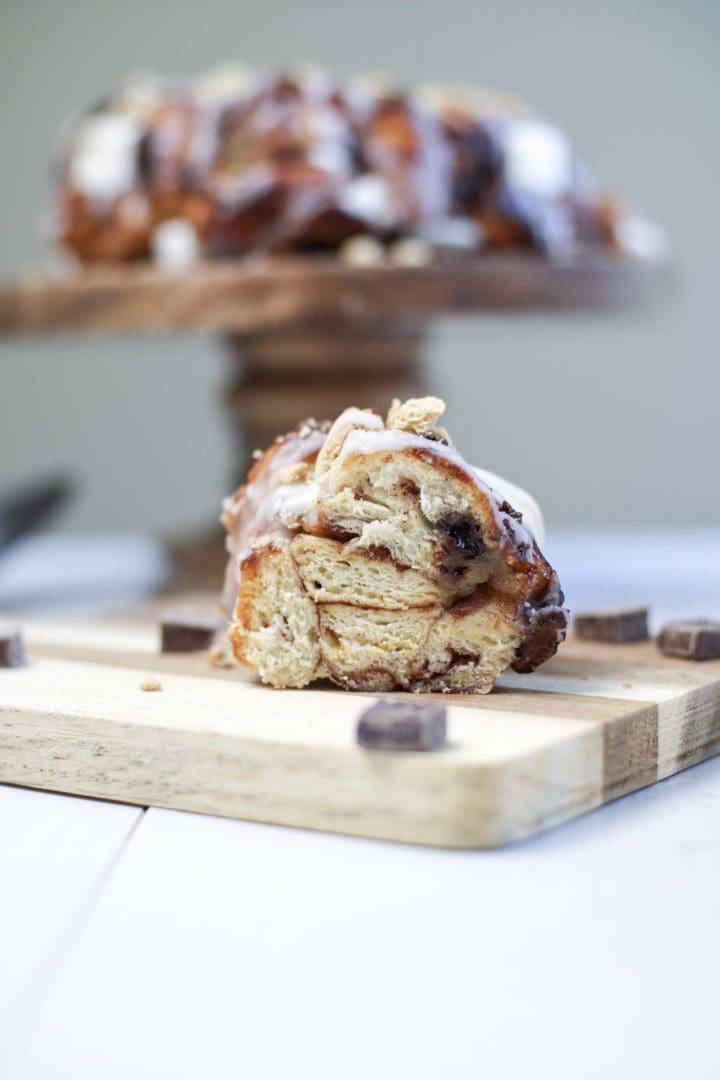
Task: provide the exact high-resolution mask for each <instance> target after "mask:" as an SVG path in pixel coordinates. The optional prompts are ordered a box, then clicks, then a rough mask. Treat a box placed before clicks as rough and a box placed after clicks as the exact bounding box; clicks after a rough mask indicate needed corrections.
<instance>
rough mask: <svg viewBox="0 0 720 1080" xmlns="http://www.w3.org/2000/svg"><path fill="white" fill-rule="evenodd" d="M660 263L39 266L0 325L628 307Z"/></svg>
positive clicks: (7, 300) (8, 330)
mask: <svg viewBox="0 0 720 1080" xmlns="http://www.w3.org/2000/svg"><path fill="white" fill-rule="evenodd" d="M669 280H670V275H669V271H668V268H667V266H666V265H664V264H660V263H650V262H647V263H643V262H633V261H630V260H623V259H620V258H618V257H611V256H592V257H590V256H588V257H584V258H579V259H576V260H568V261H564V262H552V261H550V260H547V259H544V258H541V257H539V256H529V255H518V254H516V255H486V256H483V257H479V258H474V259H467V260H460V261H456V262H437V263H435V264H432V265H430V266H427V267H403V268H399V267H373V268H355V267H347V266H344V265H343V264H342V263H339V262H338V260H337V259H335V258H322V257H313V258H308V257H304V258H303V257H295V258H288V257H284V258H280V257H277V258H272V259H270V258H264V259H260V258H257V259H252V260H250V259H248V260H246V261H244V262H220V261H217V262H212V263H204V264H200V265H198V266H196V267H193V268H192V269H191V270H187V271H184V272H182V273H177V274H168V273H167V272H164V271H161V270H158V269H155V268H153V267H139V266H138V267H130V268H127V267H106V268H94V269H90V268H88V269H83V270H82V271H78V272H77V273H75V274H74V275H73V274H68V275H67V276H65V277H60V276H57V275H56V276H50V275H47V274H37V275H34V276H32V277H28V278H26V279H25V280H24V281H21V282H19V283H10V284H8V285H7V286H6V287H5V288H3V289H0V333H3V334H6V335H7V334H38V333H53V332H57V331H62V330H72V331H90V332H96V333H98V332H99V333H115V332H119V331H127V330H176V329H193V330H227V331H234V332H241V333H251V332H252V333H255V332H258V331H262V330H266V329H272V328H276V327H282V326H286V325H292V324H293V323H297V322H298V321H299V320H305V321H313V320H317V321H319V322H324V321H326V320H333V319H338V318H341V319H355V320H357V321H358V322H362V321H364V320H366V319H377V318H382V317H383V316H386V315H390V316H391V317H393V318H410V319H414V318H419V319H423V320H427V319H428V318H430V317H432V316H433V315H440V314H445V313H452V312H456V313H458V314H460V313H463V312H465V313H470V312H479V311H497V310H507V311H517V310H545V309H550V310H561V309H576V308H580V309H584V308H616V307H617V308H627V307H631V308H632V307H637V306H638V305H644V304H647V303H648V302H653V301H657V300H659V299H662V298H664V297H665V296H667V293H668V284H669Z"/></svg>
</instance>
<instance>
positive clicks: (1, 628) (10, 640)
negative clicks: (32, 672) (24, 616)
mask: <svg viewBox="0 0 720 1080" xmlns="http://www.w3.org/2000/svg"><path fill="white" fill-rule="evenodd" d="M24 663H25V646H24V644H23V638H22V631H21V630H20V627H19V626H14V625H12V624H9V623H2V624H0V668H10V667H22V666H23V664H24Z"/></svg>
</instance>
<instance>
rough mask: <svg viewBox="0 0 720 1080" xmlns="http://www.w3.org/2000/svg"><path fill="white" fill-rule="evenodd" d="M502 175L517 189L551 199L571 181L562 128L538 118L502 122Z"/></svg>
mask: <svg viewBox="0 0 720 1080" xmlns="http://www.w3.org/2000/svg"><path fill="white" fill-rule="evenodd" d="M503 145H504V150H505V177H506V182H507V184H508V186H509V187H510V188H514V189H516V190H517V191H518V192H521V193H527V194H533V195H538V196H540V197H544V198H548V199H552V198H558V197H559V196H561V195H562V194H563V193H564V192H565V191H567V190H569V188H570V187H571V184H572V150H571V148H570V143H569V141H568V139H567V138H566V137H565V135H564V134H563V132H561V131H558V129H557V128H555V127H553V125H552V124H548V123H545V122H544V121H541V120H519V121H516V122H515V123H512V124H506V125H503Z"/></svg>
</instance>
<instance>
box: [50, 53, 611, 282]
mask: <svg viewBox="0 0 720 1080" xmlns="http://www.w3.org/2000/svg"><path fill="white" fill-rule="evenodd" d="M57 180H58V185H57V186H58V199H57V210H56V215H55V217H56V228H55V233H56V236H57V239H58V241H59V243H60V244H61V245H62V246H63V247H64V248H65V249H66V250H68V251H70V252H72V253H74V255H76V256H77V257H78V258H79V259H81V260H82V261H84V262H98V261H105V262H126V261H135V260H142V259H148V258H156V259H157V261H159V262H161V263H165V262H166V261H168V262H172V260H173V259H176V260H180V262H181V263H182V262H185V261H187V260H188V259H191V258H192V257H193V255H194V256H195V257H199V256H233V257H239V256H244V255H248V254H253V253H257V252H305V253H317V252H332V251H338V250H343V249H344V246H345V245H346V244H352V241H353V240H354V239H357V238H358V237H371V238H374V239H376V240H377V242H378V243H377V245H376V246H380V247H381V248H382V249H386V248H387V249H390V248H392V247H393V245H395V244H397V243H398V242H400V244H401V246H400V247H399V248H398V249H397V251H396V254H397V257H398V260H400V259H401V258H408V255H409V249H408V248H407V245H405V246H402V241H403V239H407V238H409V237H410V238H415V239H416V240H417V241H418V243H423V244H425V245H426V247H427V250H428V251H433V252H434V251H440V252H443V253H448V252H451V251H455V252H471V253H472V252H477V251H480V250H484V249H491V250H494V249H505V248H516V249H517V248H519V249H526V250H527V249H531V250H535V251H539V252H545V253H548V254H550V255H556V254H559V255H567V254H569V253H576V252H578V251H582V250H586V249H590V250H597V249H599V250H612V249H614V248H618V247H621V246H622V245H621V244H619V243H618V237H619V233H618V230H617V229H616V224H617V221H618V220H619V218H618V214H617V212H616V210H615V209H614V208H613V206H612V205H611V204H610V203H609V202H608V201H607V200H606V199H604V198H603V197H602V196H601V195H600V194H599V192H598V189H597V187H596V185H595V182H594V180H593V178H592V176H591V173H590V171H589V170H588V168H587V166H586V165H585V164H584V163H583V161H582V160H581V158H580V157H579V155H578V154H577V152H576V150H575V148H574V147H573V145H572V143H571V141H570V139H569V138H568V136H567V135H566V134H565V133H564V132H563V131H562V130H561V129H560V128H558V127H556V126H555V125H553V124H551V123H549V122H548V121H547V120H545V119H544V118H542V117H539V116H537V115H536V114H535V113H533V112H532V111H531V110H530V109H529V108H528V107H527V106H525V105H524V104H522V103H521V102H519V101H518V100H517V99H515V98H511V97H510V96H509V95H502V94H497V93H493V92H488V91H482V90H478V89H476V88H472V87H452V86H434V87H424V88H423V87H420V88H418V89H416V90H414V91H412V90H410V91H407V90H403V89H400V88H399V87H398V86H397V85H392V84H391V83H390V82H389V81H388V80H380V81H379V80H377V79H372V78H362V77H360V78H355V79H346V80H340V79H335V78H331V77H330V76H329V75H328V74H327V73H325V72H323V71H320V70H318V69H316V68H313V69H311V70H307V69H305V70H294V71H285V72H280V73H261V72H253V71H249V70H248V69H246V68H233V69H228V68H226V69H224V70H223V71H221V72H211V73H209V74H208V75H206V76H203V77H201V78H198V79H195V80H187V81H185V82H168V81H166V80H161V79H159V78H156V77H154V76H150V75H147V76H143V77H135V78H133V79H131V80H129V81H128V82H127V83H126V84H125V85H124V86H121V87H120V88H119V89H118V90H117V91H116V92H115V93H113V94H111V95H110V96H108V97H107V98H106V99H105V100H104V101H103V102H102V103H101V104H100V105H98V106H97V107H95V108H94V109H92V110H90V111H89V112H87V113H86V114H85V115H83V116H81V117H79V118H78V119H76V120H75V121H74V122H73V124H72V125H69V126H68V128H67V129H66V132H65V137H64V139H63V145H62V147H61V153H60V160H59V163H58V168H57ZM410 250H411V251H412V252H414V253H413V254H412V258H413V259H414V260H415V262H417V258H418V251H417V245H415V247H414V248H412V249H410ZM424 257H425V256H423V258H424Z"/></svg>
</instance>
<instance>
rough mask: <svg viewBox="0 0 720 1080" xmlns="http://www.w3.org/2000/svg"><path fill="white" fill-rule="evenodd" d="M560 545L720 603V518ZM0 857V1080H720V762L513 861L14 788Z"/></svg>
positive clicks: (693, 606)
mask: <svg viewBox="0 0 720 1080" xmlns="http://www.w3.org/2000/svg"><path fill="white" fill-rule="evenodd" d="M548 552H549V554H550V555H551V556H552V557H553V558H554V560H555V561H556V563H557V565H558V568H559V570H560V574H561V577H562V579H563V581H564V584H565V586H566V589H567V591H568V594H569V597H570V601H571V603H573V606H575V607H576V608H579V607H581V606H592V605H593V604H595V603H597V602H599V601H600V600H604V601H605V602H607V603H610V602H613V601H616V600H630V599H641V600H645V601H650V602H652V603H653V608H654V611H655V613H656V618H657V619H660V618H665V617H667V616H668V615H672V614H674V613H676V614H685V615H690V614H703V613H704V614H715V615H720V533H714V534H713V533H704V534H696V535H691V534H685V535H684V536H682V537H677V536H669V535H662V534H653V535H648V534H635V535H631V534H614V535H613V534H602V535H601V534H599V533H598V534H593V535H587V534H583V535H578V534H575V535H573V536H570V535H566V536H557V537H554V538H551V541H550V543H549V544H548ZM621 568H622V569H621ZM145 572H146V570H145ZM0 867H2V875H1V877H0V1077H1V1078H2V1080H6V1078H7V1080H55V1078H58V1080H95V1078H100V1080H105V1078H107V1080H116V1078H117V1080H121V1078H122V1080H128V1078H131V1077H132V1078H134V1077H139V1078H145V1077H148V1078H152V1080H165V1078H168V1080H170V1078H172V1080H185V1078H187V1080H195V1078H198V1077H203V1078H204V1077H210V1078H215V1077H217V1078H226V1077H227V1078H230V1077H232V1078H235V1077H237V1078H240V1077H243V1078H247V1080H264V1078H269V1080H270V1078H272V1080H284V1078H286V1077H288V1078H295V1077H303V1078H304V1077H308V1078H313V1080H325V1078H327V1080H355V1078H356V1077H357V1078H360V1077H363V1078H365V1077H378V1078H381V1080H384V1078H385V1077H388V1078H390V1077H392V1078H393V1080H396V1078H397V1080H402V1078H404V1077H410V1078H420V1080H425V1078H428V1080H429V1078H431V1077H432V1078H435V1077H448V1078H450V1080H465V1078H466V1077H467V1078H473V1080H474V1078H476V1077H479V1076H486V1077H489V1078H495V1077H503V1078H504V1077H509V1078H513V1080H514V1078H516V1077H517V1078H522V1080H526V1078H527V1080H545V1078H547V1080H564V1078H566V1077H567V1078H568V1080H569V1078H573V1080H576V1078H583V1080H596V1078H597V1080H601V1078H602V1080H605V1078H610V1077H612V1078H624V1077H631V1078H636V1077H638V1078H644V1077H648V1078H650V1077H653V1078H658V1077H659V1078H675V1077H683V1078H685V1077H688V1078H693V1080H706V1078H707V1080H711V1078H712V1080H716V1078H717V1077H718V1076H720V1024H719V1023H718V1019H717V1002H718V997H719V995H718V985H720V759H716V760H714V761H711V762H707V763H705V764H703V765H700V766H697V767H696V768H694V769H691V770H689V771H688V772H686V773H683V774H681V775H679V776H677V777H674V778H672V779H670V780H666V781H664V782H663V783H661V784H657V785H655V786H653V787H651V788H649V789H646V790H645V791H642V792H638V793H636V794H635V795H632V796H629V797H627V798H625V799H622V800H619V801H618V802H616V803H613V804H612V805H610V806H607V807H604V808H603V809H601V810H598V811H596V812H594V813H592V814H589V815H587V816H585V817H584V818H581V819H579V820H577V821H575V822H572V823H570V824H568V825H565V826H562V827H561V828H558V829H555V830H553V831H550V832H548V833H546V834H544V835H542V836H538V837H535V838H533V839H532V840H529V841H526V842H524V843H521V844H518V845H515V846H513V847H511V848H508V849H505V850H503V851H498V852H462V853H458V852H443V851H435V850H425V849H420V848H410V847H403V846H401V845H393V844H386V843H380V842H375V841H370V840H357V839H349V838H344V837H339V836H327V835H323V834H320V833H310V832H303V831H299V830H291V829H282V828H276V827H272V826H263V825H256V824H249V823H244V822H234V821H225V820H220V819H214V818H206V817H201V816H196V815H191V814H184V813H178V812H173V811H165V810H153V809H151V810H148V811H146V812H144V813H143V812H142V811H139V810H137V809H134V808H131V807H124V806H113V805H110V804H105V803H100V802H95V801H93V800H85V799H73V798H68V797H65V796H56V795H50V794H46V793H41V792H29V791H21V790H19V789H13V788H3V787H0Z"/></svg>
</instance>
